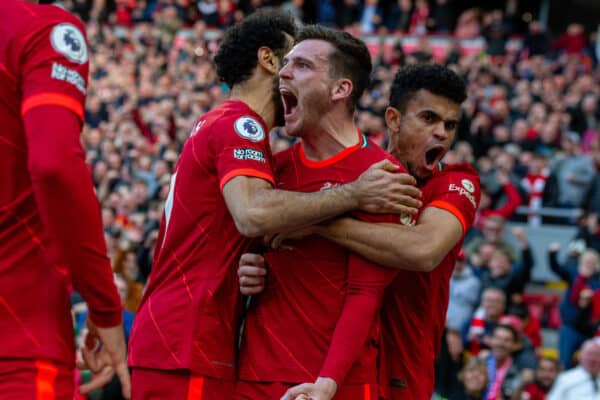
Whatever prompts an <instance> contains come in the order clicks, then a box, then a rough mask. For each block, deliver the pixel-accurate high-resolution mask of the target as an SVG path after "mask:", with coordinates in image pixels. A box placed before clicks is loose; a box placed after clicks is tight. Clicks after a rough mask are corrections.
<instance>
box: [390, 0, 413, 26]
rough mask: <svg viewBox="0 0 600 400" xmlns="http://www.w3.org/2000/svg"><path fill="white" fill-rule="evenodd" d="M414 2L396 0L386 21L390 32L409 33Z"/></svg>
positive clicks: (410, 0)
mask: <svg viewBox="0 0 600 400" xmlns="http://www.w3.org/2000/svg"><path fill="white" fill-rule="evenodd" d="M412 8H413V4H412V0H396V1H395V2H393V4H392V6H391V10H390V12H389V13H388V16H387V18H386V21H385V26H386V27H387V28H388V29H389V30H390V31H396V30H397V31H400V32H404V33H406V32H408V29H409V27H410V21H411V15H412Z"/></svg>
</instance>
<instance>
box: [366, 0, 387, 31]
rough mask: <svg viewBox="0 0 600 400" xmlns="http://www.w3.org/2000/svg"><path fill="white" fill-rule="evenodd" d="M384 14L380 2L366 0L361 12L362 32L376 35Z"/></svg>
mask: <svg viewBox="0 0 600 400" xmlns="http://www.w3.org/2000/svg"><path fill="white" fill-rule="evenodd" d="M382 13H383V11H382V10H381V8H380V7H379V0H365V2H364V4H363V6H362V9H361V11H360V32H361V33H362V34H371V33H374V32H375V31H376V30H377V28H378V27H379V25H380V24H381V22H382Z"/></svg>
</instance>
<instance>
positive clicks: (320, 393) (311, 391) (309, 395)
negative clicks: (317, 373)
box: [281, 377, 337, 400]
mask: <svg viewBox="0 0 600 400" xmlns="http://www.w3.org/2000/svg"><path fill="white" fill-rule="evenodd" d="M336 391H337V383H335V381H334V380H333V379H331V378H321V377H319V378H318V379H317V381H316V382H315V383H303V384H301V385H297V386H294V387H293V388H290V389H288V391H287V392H285V394H284V395H283V397H282V398H281V400H330V399H332V398H333V396H335V392H336Z"/></svg>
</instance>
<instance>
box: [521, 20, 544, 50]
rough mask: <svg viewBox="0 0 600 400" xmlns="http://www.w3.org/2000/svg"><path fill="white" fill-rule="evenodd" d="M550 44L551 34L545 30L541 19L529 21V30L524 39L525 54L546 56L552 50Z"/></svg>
mask: <svg viewBox="0 0 600 400" xmlns="http://www.w3.org/2000/svg"><path fill="white" fill-rule="evenodd" d="M550 45H551V40H550V35H548V33H547V32H546V31H545V30H544V27H543V26H542V24H541V23H540V21H537V20H533V21H531V22H530V23H529V30H528V32H527V35H526V36H525V40H524V41H523V52H524V56H525V57H535V56H544V55H546V54H547V53H548V52H549V51H550Z"/></svg>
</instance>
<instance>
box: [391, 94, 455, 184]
mask: <svg viewBox="0 0 600 400" xmlns="http://www.w3.org/2000/svg"><path fill="white" fill-rule="evenodd" d="M459 117H460V104H458V103H455V102H454V101H452V100H450V99H448V98H446V97H443V96H438V95H435V94H433V93H431V92H429V91H427V90H425V89H421V90H419V91H418V92H417V93H416V94H415V96H414V97H413V98H412V99H411V100H410V101H408V104H407V105H406V110H404V112H400V110H398V109H396V108H394V107H388V109H387V110H386V114H385V118H386V122H387V126H388V128H389V129H390V145H389V148H388V151H389V152H390V153H391V154H392V155H393V156H394V157H396V159H397V160H398V161H400V162H401V163H402V164H404V165H405V166H406V168H407V169H408V170H409V172H410V173H411V174H412V175H413V176H415V178H417V179H419V180H424V179H427V178H428V177H429V176H430V175H431V173H432V172H433V170H434V168H435V167H436V165H437V164H438V162H439V161H440V160H441V159H442V158H443V157H444V155H445V154H446V152H447V151H448V149H449V148H450V145H451V144H452V142H453V141H454V136H455V134H456V128H457V126H458V118H459Z"/></svg>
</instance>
